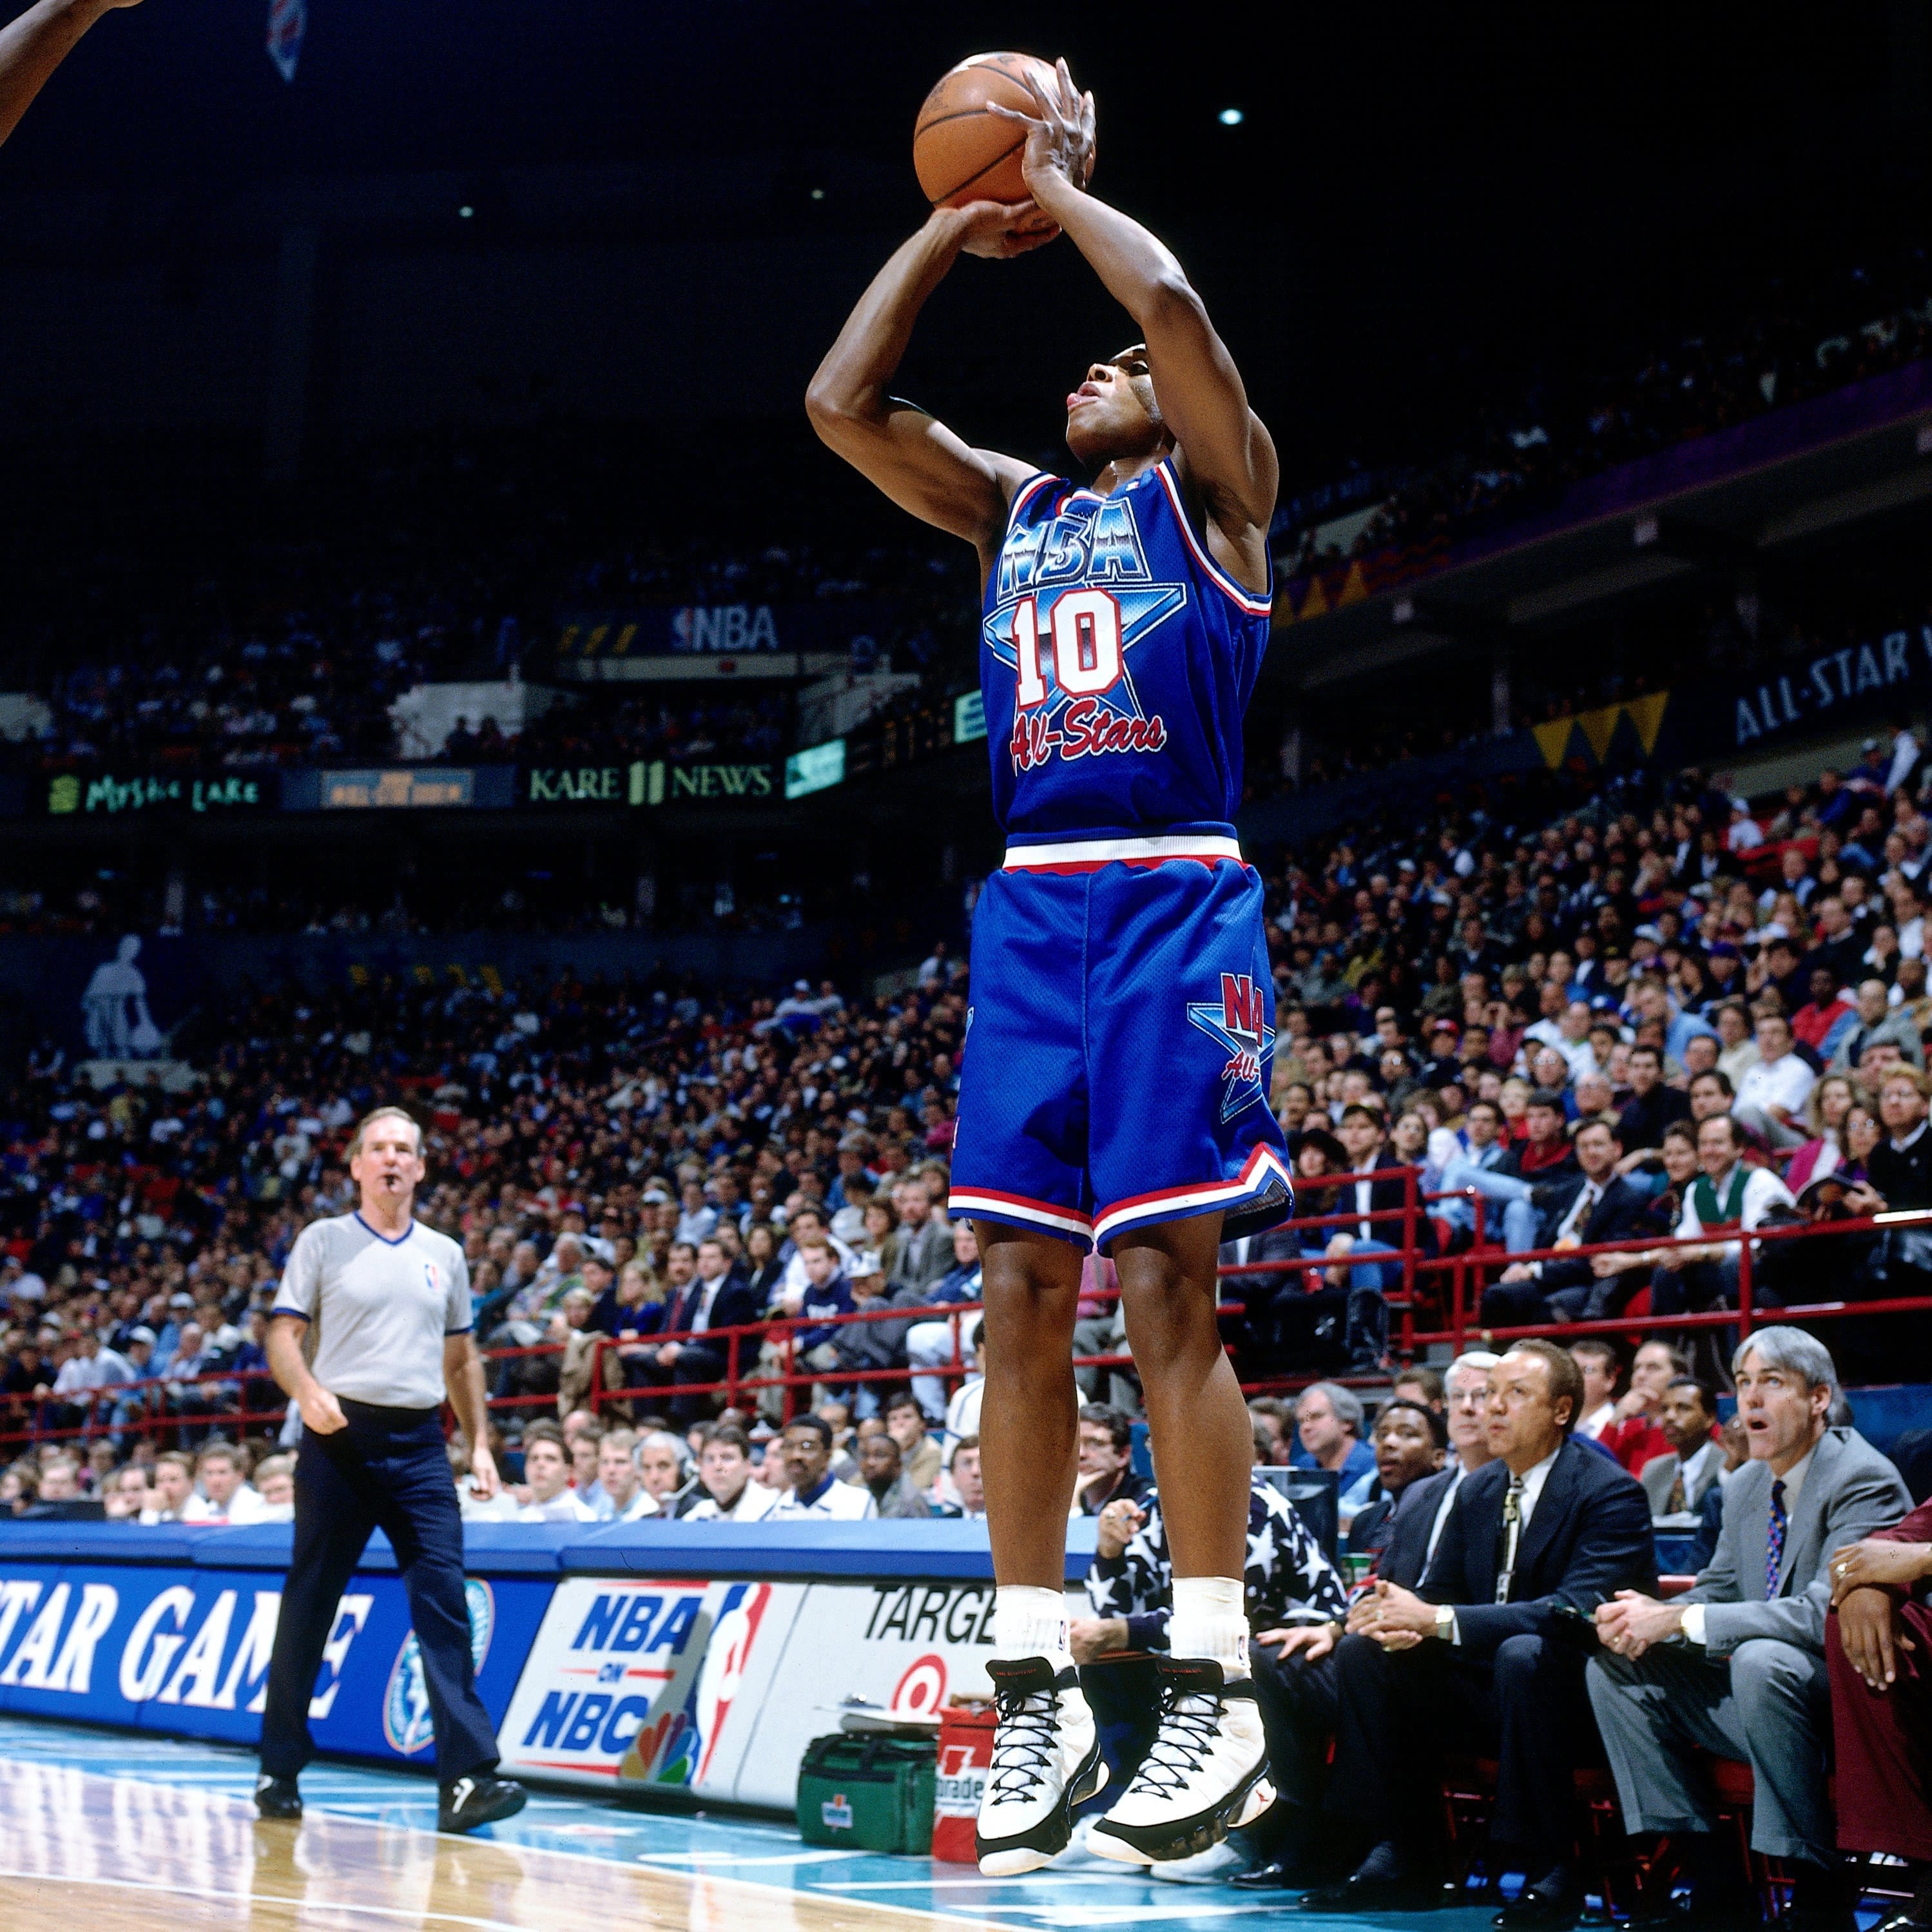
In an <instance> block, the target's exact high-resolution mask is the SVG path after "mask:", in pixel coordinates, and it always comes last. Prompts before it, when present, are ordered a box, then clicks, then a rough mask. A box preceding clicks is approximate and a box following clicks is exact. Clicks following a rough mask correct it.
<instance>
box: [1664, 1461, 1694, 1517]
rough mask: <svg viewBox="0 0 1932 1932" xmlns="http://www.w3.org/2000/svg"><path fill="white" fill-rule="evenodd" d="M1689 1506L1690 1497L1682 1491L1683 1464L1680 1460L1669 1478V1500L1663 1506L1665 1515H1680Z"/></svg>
mask: <svg viewBox="0 0 1932 1932" xmlns="http://www.w3.org/2000/svg"><path fill="white" fill-rule="evenodd" d="M1690 1507H1691V1503H1690V1499H1689V1498H1688V1496H1685V1493H1684V1465H1683V1463H1682V1462H1681V1461H1680V1462H1679V1464H1678V1465H1677V1473H1676V1475H1675V1476H1673V1478H1671V1479H1670V1502H1668V1503H1667V1504H1666V1505H1665V1506H1664V1514H1665V1515H1666V1516H1681V1515H1682V1514H1683V1513H1684V1512H1685V1511H1686V1510H1687V1509H1688V1508H1690Z"/></svg>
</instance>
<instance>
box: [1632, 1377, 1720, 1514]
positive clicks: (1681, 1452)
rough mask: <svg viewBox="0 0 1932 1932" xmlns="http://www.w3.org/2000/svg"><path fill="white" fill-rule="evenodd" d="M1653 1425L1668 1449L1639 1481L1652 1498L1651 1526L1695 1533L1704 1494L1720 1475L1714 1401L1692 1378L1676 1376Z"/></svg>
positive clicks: (1716, 1411) (1648, 1467) (1716, 1415)
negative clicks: (1660, 1431) (1690, 1530)
mask: <svg viewBox="0 0 1932 1932" xmlns="http://www.w3.org/2000/svg"><path fill="white" fill-rule="evenodd" d="M1657 1426H1658V1428H1659V1429H1660V1430H1662V1431H1663V1433H1664V1440H1665V1441H1666V1442H1668V1443H1669V1444H1670V1454H1669V1455H1667V1456H1653V1457H1652V1458H1651V1459H1650V1460H1649V1462H1648V1463H1645V1465H1644V1466H1643V1471H1642V1472H1641V1474H1640V1475H1639V1477H1638V1478H1637V1480H1638V1481H1640V1483H1642V1484H1643V1490H1644V1494H1645V1495H1646V1496H1649V1499H1650V1514H1651V1517H1652V1520H1654V1521H1656V1522H1660V1523H1670V1526H1671V1527H1672V1528H1673V1529H1679V1528H1682V1529H1695V1528H1696V1527H1697V1512H1698V1511H1699V1509H1700V1508H1701V1507H1702V1506H1703V1501H1704V1493H1705V1492H1706V1490H1709V1488H1710V1487H1711V1486H1712V1484H1714V1483H1715V1482H1717V1481H1718V1480H1719V1478H1721V1477H1722V1476H1723V1475H1724V1445H1723V1444H1722V1443H1721V1442H1719V1441H1718V1439H1717V1433H1716V1431H1717V1427H1718V1399H1717V1397H1715V1396H1714V1395H1713V1394H1712V1393H1711V1391H1710V1390H1709V1388H1707V1387H1706V1385H1704V1384H1703V1382H1699V1381H1698V1380H1697V1378H1696V1377H1695V1376H1677V1377H1676V1379H1674V1380H1673V1381H1672V1382H1670V1383H1669V1384H1668V1385H1667V1386H1666V1387H1665V1389H1664V1394H1663V1397H1662V1399H1661V1401H1660V1402H1659V1403H1658V1412H1657Z"/></svg>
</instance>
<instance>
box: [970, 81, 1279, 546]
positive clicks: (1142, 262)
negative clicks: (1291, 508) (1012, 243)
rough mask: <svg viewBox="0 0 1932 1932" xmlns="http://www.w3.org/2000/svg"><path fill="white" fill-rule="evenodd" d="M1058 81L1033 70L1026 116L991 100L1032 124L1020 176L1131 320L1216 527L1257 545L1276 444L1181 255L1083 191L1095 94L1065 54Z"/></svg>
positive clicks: (1005, 114)
mask: <svg viewBox="0 0 1932 1932" xmlns="http://www.w3.org/2000/svg"><path fill="white" fill-rule="evenodd" d="M1058 80H1059V85H1058V88H1057V89H1049V88H1048V87H1046V86H1043V85H1041V84H1040V83H1038V82H1037V81H1035V80H1031V79H1029V80H1028V86H1029V88H1030V89H1031V92H1032V93H1033V95H1034V104H1035V111H1034V113H1032V114H1031V115H1025V114H1020V113H1015V112H1013V110H1011V109H1009V108H1005V107H999V106H998V105H989V108H988V110H987V111H988V112H989V113H993V114H997V115H1001V117H1002V118H1005V119H1008V120H1011V121H1015V122H1016V123H1018V124H1020V125H1022V126H1024V127H1025V128H1026V129H1027V130H1028V135H1027V147H1026V161H1025V173H1026V183H1027V186H1028V189H1029V190H1031V192H1032V194H1033V197H1034V200H1035V202H1037V203H1038V204H1039V206H1040V208H1041V210H1042V211H1043V212H1044V213H1045V214H1049V215H1051V216H1052V218H1053V219H1054V220H1055V221H1056V222H1057V223H1059V225H1060V226H1061V228H1063V229H1065V230H1066V232H1067V234H1068V235H1069V236H1070V237H1071V238H1072V239H1073V244H1074V245H1075V247H1076V248H1078V249H1079V251H1080V252H1081V254H1083V255H1084V256H1085V257H1086V258H1087V259H1088V261H1089V262H1091V263H1092V264H1093V265H1094V269H1095V271H1096V272H1097V273H1098V275H1100V279H1101V281H1103V282H1104V283H1106V285H1107V290H1108V293H1109V294H1110V295H1112V296H1113V298H1114V299H1115V301H1116V302H1118V303H1119V304H1120V305H1121V307H1122V308H1124V309H1125V310H1126V311H1127V313H1128V314H1130V315H1131V316H1132V317H1133V318H1134V320H1135V321H1136V323H1139V326H1140V330H1141V336H1142V341H1144V342H1145V344H1146V345H1147V352H1148V371H1149V373H1150V374H1151V376H1152V377H1153V378H1154V392H1155V395H1156V396H1157V398H1159V401H1160V412H1161V415H1162V416H1163V419H1164V420H1165V421H1166V424H1167V426H1168V428H1169V429H1170V430H1172V431H1173V432H1174V437H1175V441H1176V442H1177V443H1178V444H1179V445H1180V446H1181V455H1182V457H1183V458H1184V461H1185V463H1186V466H1187V469H1188V471H1189V472H1190V474H1191V475H1192V476H1193V480H1194V481H1195V482H1196V484H1197V485H1198V486H1199V488H1200V489H1201V490H1202V493H1204V495H1205V496H1206V498H1207V499H1208V508H1209V510H1210V511H1211V513H1212V514H1214V517H1215V520H1216V521H1217V523H1220V526H1221V527H1222V529H1223V532H1225V533H1226V535H1229V536H1230V537H1235V538H1239V536H1240V535H1241V534H1242V533H1243V529H1244V526H1245V529H1246V531H1247V532H1250V533H1253V536H1254V540H1255V542H1256V547H1257V551H1258V550H1259V541H1260V538H1262V537H1264V536H1265V535H1266V532H1267V529H1268V520H1269V519H1270V518H1271V517H1272V516H1273V515H1274V499H1275V490H1276V486H1277V483H1278V481H1279V480H1280V466H1279V465H1278V464H1277V461H1276V460H1275V453H1274V443H1273V442H1272V440H1271V439H1270V437H1269V436H1268V431H1267V430H1266V429H1265V428H1263V426H1262V422H1261V419H1260V418H1259V416H1256V414H1255V413H1254V411H1253V410H1251V409H1250V408H1249V407H1248V395H1247V390H1246V389H1244V388H1243V387H1242V386H1241V371H1239V370H1238V369H1237V368H1235V362H1234V358H1233V357H1232V356H1230V355H1229V353H1228V350H1227V347H1226V344H1224V343H1223V341H1222V340H1221V338H1220V336H1218V335H1216V334H1215V332H1214V324H1213V323H1211V322H1210V321H1209V320H1208V311H1207V310H1206V309H1205V308H1204V307H1203V306H1202V302H1201V298H1200V297H1199V296H1198V295H1196V293H1195V292H1194V290H1193V287H1191V286H1190V284H1189V282H1188V280H1187V275H1186V274H1185V273H1184V271H1183V270H1182V269H1181V264H1180V263H1178V261H1176V260H1175V258H1174V257H1173V255H1172V253H1171V252H1170V251H1169V249H1168V248H1166V245H1164V244H1163V242H1160V240H1159V239H1157V237H1156V236H1153V235H1151V234H1150V233H1148V231H1147V229H1145V228H1143V227H1142V226H1141V224H1140V223H1139V222H1138V221H1136V220H1134V219H1133V217H1131V216H1130V215H1126V214H1122V213H1121V211H1120V210H1119V209H1118V208H1109V206H1108V205H1107V204H1106V202H1103V201H1097V200H1096V199H1094V197H1093V196H1091V195H1090V194H1088V193H1087V191H1086V181H1087V177H1088V174H1089V173H1090V172H1091V169H1092V166H1093V149H1094V97H1093V96H1092V95H1091V94H1088V95H1083V94H1082V93H1080V92H1079V90H1078V89H1076V88H1075V86H1074V85H1073V80H1072V77H1070V75H1069V74H1068V73H1067V63H1066V62H1064V61H1062V62H1061V63H1060V65H1059V74H1058Z"/></svg>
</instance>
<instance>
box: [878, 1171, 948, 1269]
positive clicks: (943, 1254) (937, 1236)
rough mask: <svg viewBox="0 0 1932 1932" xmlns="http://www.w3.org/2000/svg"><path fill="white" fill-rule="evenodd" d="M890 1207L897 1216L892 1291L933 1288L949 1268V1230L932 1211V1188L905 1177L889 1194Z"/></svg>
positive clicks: (915, 1177) (920, 1179)
mask: <svg viewBox="0 0 1932 1932" xmlns="http://www.w3.org/2000/svg"><path fill="white" fill-rule="evenodd" d="M892 1205H893V1206H894V1207H895V1208H897V1209H898V1217H899V1258H898V1261H897V1262H895V1264H894V1265H893V1268H892V1284H891V1286H892V1289H894V1290H895V1291H897V1290H898V1289H907V1288H913V1289H929V1288H933V1287H936V1286H938V1283H940V1282H941V1280H943V1279H944V1277H945V1276H946V1275H947V1274H948V1273H949V1272H950V1270H951V1268H952V1267H953V1230H952V1228H951V1227H950V1226H949V1225H948V1224H947V1223H946V1222H944V1221H943V1220H941V1219H940V1217H938V1215H937V1214H935V1213H934V1212H933V1211H932V1186H931V1184H930V1183H929V1182H928V1181H926V1179H925V1178H923V1177H922V1176H920V1175H910V1176H908V1177H907V1178H906V1179H905V1180H904V1181H901V1182H900V1183H899V1184H898V1186H897V1187H895V1188H894V1189H893V1190H892Z"/></svg>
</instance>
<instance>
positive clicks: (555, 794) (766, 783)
mask: <svg viewBox="0 0 1932 1932" xmlns="http://www.w3.org/2000/svg"><path fill="white" fill-rule="evenodd" d="M520 776H521V783H520V785H519V787H518V801H519V802H520V803H521V804H523V805H538V806H555V805H601V806H603V807H604V808H606V809H609V808H612V807H613V806H622V807H626V808H628V807H629V806H632V805H646V806H648V805H682V804H686V803H703V802H716V803H728V802H731V801H733V800H734V799H736V800H742V801H744V802H748V803H753V804H755V803H756V802H757V801H759V800H760V799H768V798H775V797H776V796H778V768H777V766H775V765H768V764H729V763H711V764H686V763H680V764H673V763H668V762H667V760H664V759H661V758H650V759H643V758H640V759H635V760H632V761H631V762H630V763H625V764H604V765H526V766H524V767H523V771H522V773H521V775H520Z"/></svg>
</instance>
